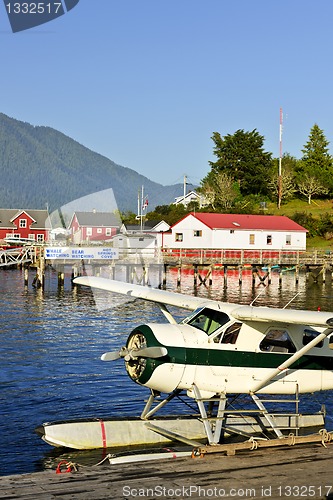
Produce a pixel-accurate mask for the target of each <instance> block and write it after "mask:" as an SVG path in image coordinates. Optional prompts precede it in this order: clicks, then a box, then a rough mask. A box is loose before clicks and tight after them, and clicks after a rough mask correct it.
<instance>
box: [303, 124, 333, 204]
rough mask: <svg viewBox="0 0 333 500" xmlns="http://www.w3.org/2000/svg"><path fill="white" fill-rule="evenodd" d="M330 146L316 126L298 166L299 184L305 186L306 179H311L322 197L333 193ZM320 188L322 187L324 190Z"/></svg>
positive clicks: (332, 168)
mask: <svg viewBox="0 0 333 500" xmlns="http://www.w3.org/2000/svg"><path fill="white" fill-rule="evenodd" d="M328 146H329V142H328V141H327V139H326V137H325V135H324V132H323V131H322V130H321V129H320V128H319V127H318V125H317V124H315V125H314V126H313V127H312V129H311V131H310V135H309V139H308V141H307V143H306V144H305V146H304V149H302V153H303V156H302V158H301V161H300V162H299V163H298V166H297V181H298V184H299V185H301V184H304V179H308V180H309V179H311V182H312V184H313V185H316V186H317V191H316V193H315V194H318V195H322V196H323V195H325V194H328V193H330V194H332V192H333V163H332V156H331V155H330V154H329V149H328ZM318 186H322V189H320V188H318ZM303 194H304V193H303Z"/></svg>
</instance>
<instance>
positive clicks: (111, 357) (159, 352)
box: [101, 347, 168, 361]
mask: <svg viewBox="0 0 333 500" xmlns="http://www.w3.org/2000/svg"><path fill="white" fill-rule="evenodd" d="M167 354H168V350H167V349H166V347H142V348H140V349H135V348H132V349H128V348H127V347H122V348H121V349H120V350H119V351H111V352H105V353H104V354H103V355H102V356H101V360H102V361H116V360H117V359H120V358H124V359H125V361H130V360H131V359H136V358H153V359H157V358H162V357H163V356H166V355H167Z"/></svg>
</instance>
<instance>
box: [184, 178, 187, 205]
mask: <svg viewBox="0 0 333 500" xmlns="http://www.w3.org/2000/svg"><path fill="white" fill-rule="evenodd" d="M186 186H187V175H186V174H185V175H184V199H183V204H184V207H185V206H186V201H185V196H186Z"/></svg>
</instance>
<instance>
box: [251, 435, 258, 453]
mask: <svg viewBox="0 0 333 500" xmlns="http://www.w3.org/2000/svg"><path fill="white" fill-rule="evenodd" d="M249 443H251V444H252V446H251V448H250V450H251V451H252V450H257V449H258V447H259V443H258V441H256V440H255V438H254V437H253V436H251V437H250V439H249Z"/></svg>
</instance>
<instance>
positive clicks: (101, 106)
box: [0, 0, 333, 184]
mask: <svg viewBox="0 0 333 500" xmlns="http://www.w3.org/2000/svg"><path fill="white" fill-rule="evenodd" d="M332 22H333V2H332V0H317V1H316V2H314V1H313V0H311V1H309V0H292V1H290V0H251V1H249V0H232V1H231V0H228V1H227V0H80V2H79V4H78V5H77V6H76V7H75V8H74V9H72V10H71V11H70V12H68V13H67V14H66V15H64V16H62V17H60V18H58V19H56V20H54V21H52V22H50V23H48V24H45V25H43V26H40V27H38V28H34V29H31V30H27V31H22V32H19V33H15V34H14V33H12V32H11V29H10V25H9V21H8V18H7V15H6V11H5V7H4V5H3V4H2V3H1V4H0V44H1V45H0V50H1V106H0V111H1V112H3V113H5V114H7V115H9V116H11V117H13V118H17V119H19V120H23V121H27V122H29V123H32V124H33V125H47V126H51V127H54V128H56V129H58V130H60V131H62V132H63V133H65V134H66V135H69V136H70V137H72V138H74V139H75V140H77V141H79V142H80V143H81V144H84V145H85V146H87V147H89V148H90V149H92V150H94V151H97V152H99V153H101V154H103V155H105V156H107V157H108V158H110V159H111V160H113V161H115V162H116V163H118V164H120V165H123V166H125V167H129V168H132V169H134V170H136V171H137V172H139V173H140V174H143V175H145V176H146V177H148V178H149V179H151V180H154V181H157V182H160V183H162V184H173V183H175V182H179V181H182V177H183V175H184V174H187V175H188V177H189V180H190V181H191V182H192V183H199V181H200V179H202V178H203V177H204V176H205V175H206V174H207V172H208V171H209V164H208V162H209V160H213V159H214V156H213V142H212V140H211V136H212V133H213V132H214V131H217V132H219V133H220V134H221V135H226V134H233V133H234V132H235V131H236V130H237V129H244V130H245V131H250V130H253V129H254V128H256V129H257V130H258V132H259V133H260V134H262V135H263V136H264V137H265V149H266V150H267V151H270V152H272V153H273V155H274V156H276V157H277V156H278V155H279V110H280V107H282V109H283V113H284V128H283V151H284V152H289V153H290V154H292V155H294V156H296V157H300V156H301V149H302V148H303V146H304V144H305V143H306V141H307V139H308V136H309V133H310V129H311V127H312V126H313V125H314V123H317V124H318V125H319V127H320V128H321V129H323V131H324V134H325V135H326V138H327V140H328V141H330V143H331V145H330V146H331V153H333V109H332V107H333V103H332V88H333V85H332V72H333V65H332V56H331V54H332V48H333V31H332V27H331V26H332Z"/></svg>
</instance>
